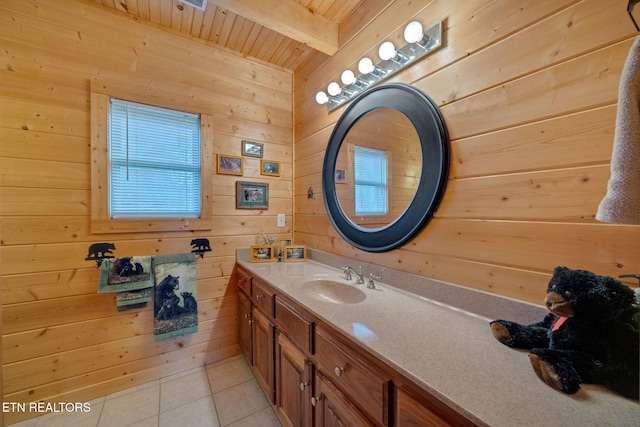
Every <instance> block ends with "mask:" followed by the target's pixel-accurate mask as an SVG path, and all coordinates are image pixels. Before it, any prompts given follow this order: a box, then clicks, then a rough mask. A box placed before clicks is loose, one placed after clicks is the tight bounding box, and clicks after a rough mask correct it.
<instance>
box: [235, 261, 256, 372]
mask: <svg viewBox="0 0 640 427" xmlns="http://www.w3.org/2000/svg"><path fill="white" fill-rule="evenodd" d="M231 281H232V282H234V283H235V284H236V286H238V301H239V312H238V315H239V319H238V341H239V344H240V349H241V350H242V354H243V355H244V358H245V359H246V360H247V363H249V366H253V348H252V342H253V340H252V337H251V329H252V326H251V324H252V323H253V317H252V314H251V307H252V304H251V276H250V275H249V273H247V272H246V271H245V270H243V269H241V268H239V267H237V266H236V268H235V269H234V271H233V275H232V276H231Z"/></svg>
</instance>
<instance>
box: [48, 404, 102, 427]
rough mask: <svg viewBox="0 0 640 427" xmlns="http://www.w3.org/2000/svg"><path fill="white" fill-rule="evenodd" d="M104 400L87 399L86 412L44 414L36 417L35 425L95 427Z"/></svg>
mask: <svg viewBox="0 0 640 427" xmlns="http://www.w3.org/2000/svg"><path fill="white" fill-rule="evenodd" d="M104 401H105V398H104V397H101V398H98V399H95V400H91V401H89V402H88V403H89V411H88V412H84V410H83V411H82V412H81V411H73V412H58V413H49V414H44V415H42V416H40V417H39V418H38V423H37V424H36V427H68V426H83V427H85V426H86V427H96V426H97V425H98V420H100V413H101V412H102V407H103V405H104Z"/></svg>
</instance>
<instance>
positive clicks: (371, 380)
mask: <svg viewBox="0 0 640 427" xmlns="http://www.w3.org/2000/svg"><path fill="white" fill-rule="evenodd" d="M315 346H316V354H315V361H316V370H317V371H318V372H319V373H321V374H322V375H323V376H324V377H326V378H328V380H329V381H331V383H332V384H333V385H334V386H335V387H336V388H338V389H339V390H340V391H341V392H342V394H344V395H345V396H346V397H347V398H348V399H350V400H351V401H352V402H353V404H354V405H355V406H357V407H359V408H360V410H361V411H362V412H363V413H364V414H365V415H367V416H368V417H369V418H370V419H371V420H372V421H374V422H375V423H376V425H383V426H386V425H389V396H390V387H391V378H390V377H389V376H388V375H387V374H386V373H385V372H384V370H383V369H381V368H382V366H380V365H379V364H378V363H376V362H375V361H373V360H371V359H370V358H368V357H366V355H365V354H363V353H360V352H358V351H357V349H354V348H350V346H349V345H348V343H347V342H345V341H344V340H342V339H341V338H340V337H339V336H338V334H335V333H332V332H331V331H329V330H328V329H327V328H325V327H321V326H319V327H317V328H316V333H315Z"/></svg>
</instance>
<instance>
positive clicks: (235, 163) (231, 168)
mask: <svg viewBox="0 0 640 427" xmlns="http://www.w3.org/2000/svg"><path fill="white" fill-rule="evenodd" d="M217 163H218V168H217V170H218V173H219V174H224V175H240V176H242V175H244V160H243V158H242V157H239V156H229V155H227V154H218V162H217Z"/></svg>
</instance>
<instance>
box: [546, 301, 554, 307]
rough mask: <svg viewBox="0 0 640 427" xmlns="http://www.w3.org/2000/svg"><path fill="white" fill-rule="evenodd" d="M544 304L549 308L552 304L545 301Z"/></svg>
mask: <svg viewBox="0 0 640 427" xmlns="http://www.w3.org/2000/svg"><path fill="white" fill-rule="evenodd" d="M545 304H546V305H547V307H549V308H551V306H552V305H553V302H551V301H545Z"/></svg>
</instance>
